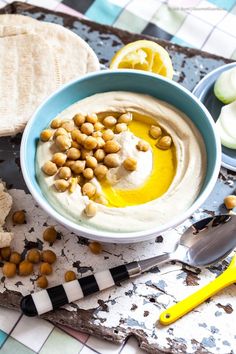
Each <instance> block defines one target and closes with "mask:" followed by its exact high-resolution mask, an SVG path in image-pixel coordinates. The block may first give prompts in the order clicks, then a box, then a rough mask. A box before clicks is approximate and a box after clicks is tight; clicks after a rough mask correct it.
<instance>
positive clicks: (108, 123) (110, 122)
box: [102, 116, 117, 128]
mask: <svg viewBox="0 0 236 354" xmlns="http://www.w3.org/2000/svg"><path fill="white" fill-rule="evenodd" d="M102 123H103V125H104V126H105V127H106V128H111V127H113V126H114V125H115V124H116V123H117V120H116V118H115V117H113V116H107V117H106V118H104V119H103V122H102Z"/></svg>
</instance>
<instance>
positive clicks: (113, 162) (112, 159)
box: [104, 154, 120, 167]
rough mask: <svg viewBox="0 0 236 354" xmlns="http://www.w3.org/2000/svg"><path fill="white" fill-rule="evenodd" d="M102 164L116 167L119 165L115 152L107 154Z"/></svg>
mask: <svg viewBox="0 0 236 354" xmlns="http://www.w3.org/2000/svg"><path fill="white" fill-rule="evenodd" d="M104 164H105V165H106V166H107V167H118V166H119V165H120V159H119V156H118V155H117V154H108V155H106V156H105V158H104Z"/></svg>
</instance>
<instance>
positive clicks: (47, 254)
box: [42, 250, 57, 264]
mask: <svg viewBox="0 0 236 354" xmlns="http://www.w3.org/2000/svg"><path fill="white" fill-rule="evenodd" d="M42 260H43V261H44V262H46V263H49V264H53V263H55V262H56V260H57V256H56V254H55V253H54V252H53V251H51V250H45V251H43V252H42Z"/></svg>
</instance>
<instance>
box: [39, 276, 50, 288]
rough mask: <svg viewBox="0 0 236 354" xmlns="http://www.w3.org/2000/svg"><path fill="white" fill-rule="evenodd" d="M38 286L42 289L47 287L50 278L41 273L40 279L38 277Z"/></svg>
mask: <svg viewBox="0 0 236 354" xmlns="http://www.w3.org/2000/svg"><path fill="white" fill-rule="evenodd" d="M37 286H38V287H39V288H41V289H46V288H47V286H48V280H47V278H46V277H45V275H41V276H40V277H39V278H38V279H37Z"/></svg>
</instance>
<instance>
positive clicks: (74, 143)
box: [71, 140, 80, 150]
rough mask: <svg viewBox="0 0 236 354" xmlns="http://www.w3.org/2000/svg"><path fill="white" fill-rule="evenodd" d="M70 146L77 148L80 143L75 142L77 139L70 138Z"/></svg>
mask: <svg viewBox="0 0 236 354" xmlns="http://www.w3.org/2000/svg"><path fill="white" fill-rule="evenodd" d="M71 147H73V148H76V149H78V150H79V149H80V144H79V143H77V141H74V140H72V142H71Z"/></svg>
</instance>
